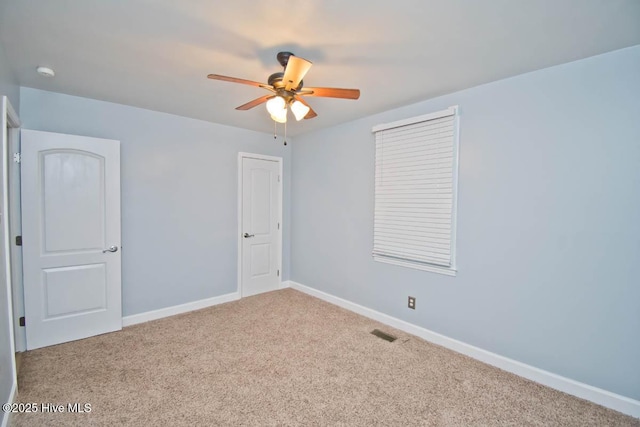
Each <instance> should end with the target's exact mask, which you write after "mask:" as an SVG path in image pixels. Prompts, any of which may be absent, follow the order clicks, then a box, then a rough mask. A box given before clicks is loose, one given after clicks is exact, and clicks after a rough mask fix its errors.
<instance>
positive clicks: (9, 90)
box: [0, 42, 20, 422]
mask: <svg viewBox="0 0 640 427" xmlns="http://www.w3.org/2000/svg"><path fill="white" fill-rule="evenodd" d="M3 95H4V96H7V97H8V98H9V102H11V105H12V106H13V108H14V109H16V111H17V109H18V108H19V106H20V99H19V87H18V84H17V80H16V79H15V77H14V76H13V74H12V72H11V70H10V69H9V63H8V62H7V58H6V56H5V53H4V46H3V45H2V43H1V42H0V97H1V96H3ZM0 277H3V278H4V277H5V272H4V271H0ZM8 301H9V294H8V292H7V284H6V280H0V403H5V402H7V401H8V400H9V395H10V394H11V386H12V384H13V373H12V372H11V359H12V358H13V357H14V355H13V353H12V352H11V347H10V345H11V328H10V326H9V319H10V318H11V316H12V313H10V311H9V302H8ZM2 415H4V414H2ZM1 420H2V416H1V415H0V422H1Z"/></svg>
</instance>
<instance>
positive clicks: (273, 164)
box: [240, 153, 282, 297]
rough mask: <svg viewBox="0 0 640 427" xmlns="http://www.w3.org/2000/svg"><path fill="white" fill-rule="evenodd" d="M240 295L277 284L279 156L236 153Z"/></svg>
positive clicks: (259, 291) (280, 190)
mask: <svg viewBox="0 0 640 427" xmlns="http://www.w3.org/2000/svg"><path fill="white" fill-rule="evenodd" d="M240 156H241V157H240V159H241V164H240V167H241V168H242V171H241V179H242V183H241V186H240V189H241V192H242V194H241V198H240V199H241V215H242V218H241V227H240V231H241V242H242V244H241V260H242V261H241V268H240V270H241V271H240V274H241V285H242V296H244V297H246V296H249V295H255V294H259V293H262V292H268V291H273V290H276V289H278V288H279V286H280V256H281V253H282V250H281V245H282V243H281V242H282V239H281V232H282V230H281V228H282V227H281V223H280V222H281V218H280V215H281V203H282V186H281V182H280V173H281V172H280V171H281V164H282V163H281V162H282V161H281V159H278V158H267V157H266V156H260V157H261V158H252V157H249V156H251V155H249V154H243V153H241V155H240Z"/></svg>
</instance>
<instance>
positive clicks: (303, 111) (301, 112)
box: [291, 101, 309, 121]
mask: <svg viewBox="0 0 640 427" xmlns="http://www.w3.org/2000/svg"><path fill="white" fill-rule="evenodd" d="M291 112H292V113H293V115H294V116H296V120H297V121H300V120H302V119H304V116H306V115H307V113H308V112H309V107H307V106H306V105H304V104H303V103H302V102H300V101H294V102H293V104H291Z"/></svg>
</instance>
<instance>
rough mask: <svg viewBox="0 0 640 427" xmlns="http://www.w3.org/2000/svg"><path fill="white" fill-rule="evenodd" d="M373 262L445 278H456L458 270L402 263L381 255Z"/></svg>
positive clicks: (408, 262)
mask: <svg viewBox="0 0 640 427" xmlns="http://www.w3.org/2000/svg"><path fill="white" fill-rule="evenodd" d="M373 260H374V261H378V262H384V263H385V264H393V265H399V266H401V267H408V268H413V269H416V270H423V271H430V272H431V273H438V274H444V275H445V276H455V275H456V273H457V270H455V269H454V268H451V267H439V266H436V265H426V264H418V263H413V262H411V261H401V260H399V259H395V258H388V257H385V256H380V255H374V256H373Z"/></svg>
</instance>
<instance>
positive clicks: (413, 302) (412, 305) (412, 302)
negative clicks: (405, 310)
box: [408, 297, 416, 310]
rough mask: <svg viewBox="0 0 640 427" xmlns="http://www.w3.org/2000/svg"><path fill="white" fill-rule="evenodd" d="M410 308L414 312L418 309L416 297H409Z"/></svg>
mask: <svg viewBox="0 0 640 427" xmlns="http://www.w3.org/2000/svg"><path fill="white" fill-rule="evenodd" d="M408 307H409V308H410V309H412V310H415V309H416V297H409V304H408Z"/></svg>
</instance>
